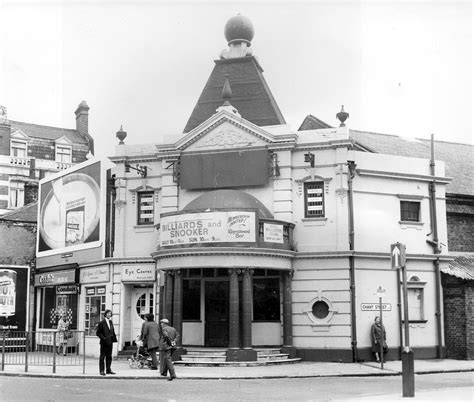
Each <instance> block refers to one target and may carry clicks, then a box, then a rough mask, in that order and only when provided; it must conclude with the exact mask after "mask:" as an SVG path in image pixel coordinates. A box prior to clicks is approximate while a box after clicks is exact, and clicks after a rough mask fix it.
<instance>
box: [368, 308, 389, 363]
mask: <svg viewBox="0 0 474 402" xmlns="http://www.w3.org/2000/svg"><path fill="white" fill-rule="evenodd" d="M370 337H371V340H372V353H374V354H375V360H377V363H380V360H381V359H384V356H385V354H386V353H387V351H388V347H387V336H386V333H385V327H384V326H383V325H382V323H381V322H380V317H378V316H377V317H375V322H374V323H373V324H372V328H371V329H370ZM381 345H382V348H381V347H380V346H381ZM381 349H383V356H380V351H381Z"/></svg>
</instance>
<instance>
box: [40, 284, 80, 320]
mask: <svg viewBox="0 0 474 402" xmlns="http://www.w3.org/2000/svg"><path fill="white" fill-rule="evenodd" d="M41 297H42V303H41V305H42V307H43V308H42V310H41V317H40V325H41V328H56V327H57V325H58V321H59V318H60V317H61V315H62V314H64V313H66V316H67V321H68V323H69V328H71V329H77V288H76V286H75V285H72V286H57V287H47V288H42V294H41Z"/></svg>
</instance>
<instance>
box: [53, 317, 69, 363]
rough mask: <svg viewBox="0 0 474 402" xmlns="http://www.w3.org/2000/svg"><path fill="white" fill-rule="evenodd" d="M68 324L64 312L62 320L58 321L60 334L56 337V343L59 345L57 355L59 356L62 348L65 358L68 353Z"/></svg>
mask: <svg viewBox="0 0 474 402" xmlns="http://www.w3.org/2000/svg"><path fill="white" fill-rule="evenodd" d="M68 326H69V324H68V322H67V314H66V313H65V312H64V313H62V314H61V318H60V319H59V321H58V333H57V336H56V343H57V353H58V355H59V354H60V353H61V348H62V349H63V356H66V352H67V334H66V332H67V329H68Z"/></svg>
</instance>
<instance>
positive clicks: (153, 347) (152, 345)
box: [141, 314, 160, 370]
mask: <svg viewBox="0 0 474 402" xmlns="http://www.w3.org/2000/svg"><path fill="white" fill-rule="evenodd" d="M141 339H142V341H143V346H144V347H146V348H147V349H148V353H150V356H151V369H152V370H158V358H157V357H156V351H157V350H158V347H159V346H160V326H159V325H158V323H157V322H155V316H154V315H153V314H147V316H146V321H145V322H144V323H143V325H142V334H141Z"/></svg>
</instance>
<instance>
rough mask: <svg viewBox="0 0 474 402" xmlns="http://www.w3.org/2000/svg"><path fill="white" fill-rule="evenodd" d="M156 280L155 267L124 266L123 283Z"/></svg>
mask: <svg viewBox="0 0 474 402" xmlns="http://www.w3.org/2000/svg"><path fill="white" fill-rule="evenodd" d="M155 278H156V270H155V267H154V266H153V265H122V282H154V281H155Z"/></svg>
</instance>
